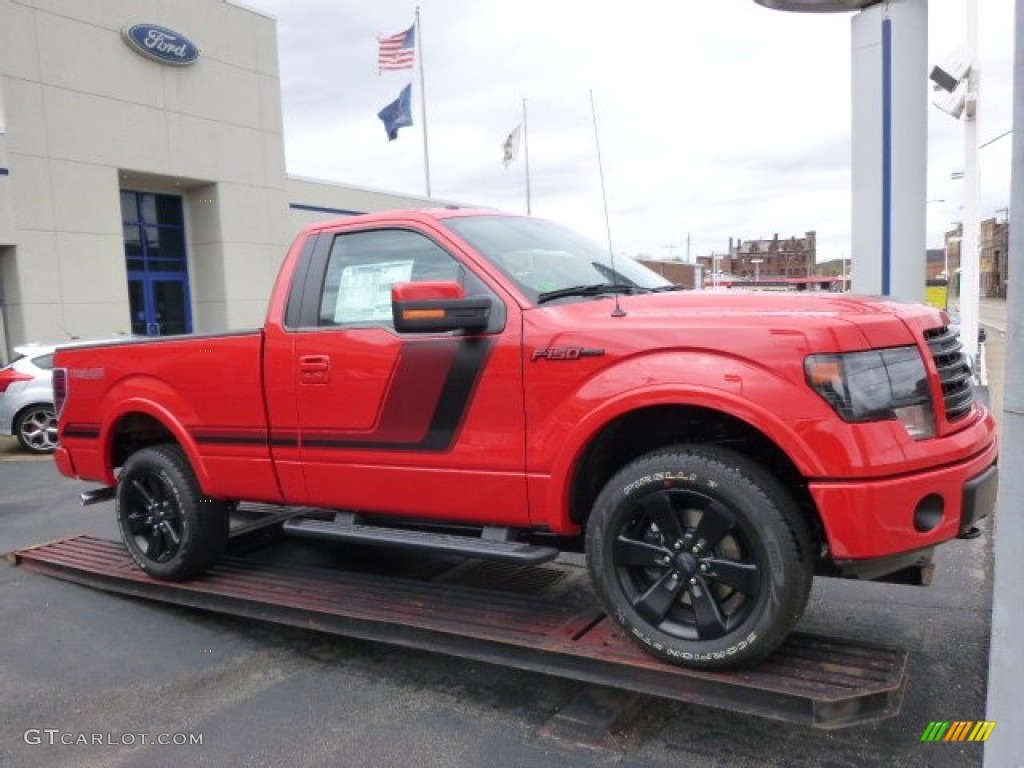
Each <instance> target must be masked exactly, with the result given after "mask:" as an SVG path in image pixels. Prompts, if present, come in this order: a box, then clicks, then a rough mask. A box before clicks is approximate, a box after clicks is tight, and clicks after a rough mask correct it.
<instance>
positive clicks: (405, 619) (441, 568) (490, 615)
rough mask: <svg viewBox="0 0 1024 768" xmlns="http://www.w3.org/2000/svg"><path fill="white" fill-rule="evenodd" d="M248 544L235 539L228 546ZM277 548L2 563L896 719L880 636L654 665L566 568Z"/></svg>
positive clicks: (94, 543)
mask: <svg viewBox="0 0 1024 768" xmlns="http://www.w3.org/2000/svg"><path fill="white" fill-rule="evenodd" d="M245 549H246V547H244V546H236V547H234V551H235V552H236V553H237V552H239V551H242V552H244V551H245ZM274 549H276V547H271V548H267V549H265V550H262V552H261V551H257V553H256V555H253V554H252V547H251V546H250V547H249V550H250V553H249V554H242V555H239V554H229V555H228V556H226V557H225V558H224V559H223V560H222V561H221V562H220V563H219V564H218V565H217V566H215V567H214V568H212V569H211V570H210V571H209V572H208V573H207V574H206V575H204V576H203V577H202V578H201V579H197V580H195V581H190V582H182V583H171V582H163V581H157V580H155V579H152V578H150V577H149V576H147V575H146V574H145V573H143V572H142V571H141V570H139V569H138V568H137V567H136V566H135V564H134V563H133V562H132V560H131V558H130V557H129V555H128V553H127V551H126V550H125V549H124V547H123V545H122V544H121V543H120V542H116V541H110V540H106V539H99V538H94V537H90V536H77V537H73V538H68V539H64V540H60V541H56V542H52V543H48V544H43V545H40V546H37V547H33V548H30V549H26V550H21V551H18V552H13V553H11V554H9V555H8V559H9V560H11V561H12V562H14V563H16V564H17V565H20V566H22V567H24V568H26V569H28V570H31V571H35V572H38V573H42V574H46V575H48V576H52V577H55V578H58V579H64V580H67V581H71V582H75V583H78V584H84V585H86V586H90V587H95V588H98V589H102V590H106V591H110V592H116V593H120V594H125V595H132V596H134V597H138V598H142V599H144V600H150V601H158V602H165V603H172V604H175V605H183V606H189V607H193V608H199V609H202V610H206V611H213V612H217V613H223V614H231V615H235V616H242V617H247V618H252V619H258V620H260V621H267V622H275V623H279V624H287V625H291V626H296V627H303V628H306V629H311V630H315V631H320V632H327V633H331V634H337V635H346V636H351V637H357V638H362V639H366V640H372V641H378V642H385V643H391V644H395V645H399V646H406V647H412V648H418V649H422V650H428V651H434V652H439V653H446V654H452V655H455V656H459V657H463V658H467V659H474V660H477V661H484V662H489V663H493V664H499V665H503V666H508V667H514V668H519V669H526V670H532V671H536V672H541V673H544V674H550V675H556V676H560V677H565V678H571V679H576V680H581V681H585V682H588V683H596V684H599V685H604V686H609V687H612V688H617V689H622V690H626V691H632V692H636V693H641V694H647V695H651V696H658V697H664V698H668V699H674V700H677V701H683V702H688V703H692V704H700V705H705V706H710V707H717V708H721V709H727V710H731V711H734V712H743V713H747V714H750V715H755V716H760V717H767V718H771V719H775V720H782V721H787V722H792V723H798V724H802V725H807V726H813V727H817V728H840V727H845V726H850V725H855V724H858V723H863V722H867V721H870V720H874V719H878V718H882V717H888V716H892V715H895V714H896V713H897V712H898V710H899V707H900V703H901V700H902V694H903V687H904V685H905V679H906V662H907V652H906V651H905V650H903V649H899V648H892V647H889V646H883V645H875V644H869V643H864V642H857V641H851V640H843V639H836V638H829V637H823V636H818V635H810V634H801V633H795V634H793V635H792V636H791V638H790V639H789V640H787V642H786V643H785V644H784V645H783V646H782V647H781V648H780V649H779V650H778V651H777V652H776V653H774V654H773V655H772V656H770V657H769V658H768V659H766V660H765V661H763V662H761V663H760V664H758V665H757V666H754V667H752V668H749V669H744V670H739V671H729V672H705V671H696V670H691V669H686V668H683V667H676V666H672V665H669V664H666V663H663V662H661V661H658V660H656V659H654V658H652V657H650V656H648V655H647V654H645V653H644V652H643V651H641V650H640V649H639V648H637V647H636V646H634V644H633V643H632V642H630V641H629V640H628V638H626V637H624V636H623V635H622V634H621V633H620V632H619V631H618V628H617V627H616V625H615V624H614V622H612V621H611V620H610V619H608V618H607V617H606V616H604V614H603V613H602V612H601V611H600V610H599V608H598V605H597V602H596V600H595V599H594V598H593V596H592V595H591V594H590V593H589V587H588V586H587V581H586V572H585V569H584V568H581V567H578V566H574V565H571V564H568V565H563V564H561V563H556V564H552V565H546V566H533V567H530V566H510V565H508V564H504V563H484V562H480V561H461V562H459V561H456V562H455V563H454V564H453V563H452V562H451V561H448V562H442V563H440V564H437V565H435V566H433V567H424V566H423V564H422V559H420V560H418V563H419V564H418V565H417V566H416V567H414V568H412V569H410V570H409V571H408V572H407V573H405V574H402V575H394V574H393V573H390V572H389V573H380V572H376V573H375V572H373V570H372V568H371V570H369V571H367V570H365V569H363V570H359V569H358V566H355V567H354V568H353V569H349V568H348V567H346V568H345V569H339V568H337V567H331V568H328V567H311V566H309V565H306V564H296V563H295V562H278V561H276V560H275V559H273V558H271V559H269V560H268V559H266V558H263V559H261V558H260V557H259V555H260V554H266V553H267V552H270V551H272V550H274ZM313 554H314V555H315V554H316V552H313ZM374 555H375V556H374V557H373V558H372V560H373V561H376V562H379V561H380V559H381V558H379V557H377V556H376V553H374ZM293 559H294V558H293ZM309 561H312V562H316V561H317V558H316V557H312V558H310V559H309ZM303 562H307V561H303Z"/></svg>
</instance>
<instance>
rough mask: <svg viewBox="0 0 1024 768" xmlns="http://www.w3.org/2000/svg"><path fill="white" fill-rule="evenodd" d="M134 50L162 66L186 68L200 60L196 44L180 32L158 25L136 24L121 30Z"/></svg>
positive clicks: (122, 35) (125, 39)
mask: <svg viewBox="0 0 1024 768" xmlns="http://www.w3.org/2000/svg"><path fill="white" fill-rule="evenodd" d="M121 37H122V38H124V41H125V43H127V44H128V45H129V46H130V47H131V48H132V49H134V50H135V51H136V52H137V53H141V54H142V55H143V56H145V57H147V58H150V59H153V60H154V61H159V62H160V63H161V64H174V65H176V66H179V67H181V66H184V65H186V64H191V63H192V62H194V61H195V60H196V59H198V58H199V49H198V48H197V47H196V44H195V43H193V42H192V41H191V40H189V39H188V38H187V37H185V36H184V35H183V34H181V33H180V32H175V31H174V30H173V29H168V28H167V27H161V26H159V25H157V24H135V25H133V26H130V27H125V28H124V29H122V30H121Z"/></svg>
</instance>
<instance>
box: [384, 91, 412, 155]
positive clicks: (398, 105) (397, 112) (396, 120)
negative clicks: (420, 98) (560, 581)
mask: <svg viewBox="0 0 1024 768" xmlns="http://www.w3.org/2000/svg"><path fill="white" fill-rule="evenodd" d="M411 100H412V83H409V84H408V85H407V86H405V88H403V89H402V92H401V93H400V94H399V95H398V98H397V99H395V100H394V101H392V102H391V103H390V104H388V105H387V106H386V107H384V109H382V110H381V111H380V112H378V113H377V117H379V118H380V119H381V121H382V122H383V123H384V130H386V131H387V132H388V141H394V140H395V139H397V138H398V129H399V128H405V126H407V125H412V109H410V107H409V102H410V101H411Z"/></svg>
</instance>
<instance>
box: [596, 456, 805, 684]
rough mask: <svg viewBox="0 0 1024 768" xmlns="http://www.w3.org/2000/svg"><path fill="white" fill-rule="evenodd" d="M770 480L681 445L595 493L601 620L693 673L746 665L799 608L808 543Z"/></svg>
mask: <svg viewBox="0 0 1024 768" xmlns="http://www.w3.org/2000/svg"><path fill="white" fill-rule="evenodd" d="M810 541H811V540H810V536H809V534H808V532H807V529H806V525H805V524H804V521H803V519H802V517H801V516H800V514H799V512H798V511H797V509H796V505H795V504H794V502H793V501H792V499H791V498H790V497H789V496H788V494H787V493H786V492H785V490H784V489H783V488H782V487H781V485H780V484H779V483H778V481H776V480H775V478H774V477H772V476H771V475H770V474H768V473H767V472H765V471H764V470H763V469H762V468H761V467H759V466H758V465H757V464H755V463H754V462H753V461H751V460H750V459H747V458H746V457H744V456H742V455H740V454H738V453H735V452H733V451H730V450H727V449H724V448H719V447H714V446H698V445H679V446H674V447H672V448H669V449H665V450H659V451H655V452H653V453H650V454H647V455H645V456H641V457H639V458H638V459H635V460H634V461H633V462H631V463H630V464H628V465H627V466H626V467H624V468H623V469H622V470H620V471H619V472H618V473H617V474H616V475H615V476H614V477H612V479H611V480H610V481H609V482H608V484H607V485H606V486H605V488H604V490H603V491H602V492H601V494H600V495H599V496H598V499H597V502H596V503H595V505H594V510H593V512H592V515H591V518H590V520H589V522H588V526H587V534H586V546H587V556H588V564H589V568H590V572H591V578H592V581H593V583H594V586H595V589H596V590H597V592H598V595H599V597H600V599H601V601H602V603H603V604H604V606H605V609H606V610H607V611H608V613H609V615H611V616H613V617H614V618H615V620H616V621H617V622H618V623H619V624H620V625H622V627H623V628H624V629H625V631H626V634H627V635H628V636H629V637H630V638H632V640H633V641H634V642H636V643H637V644H638V645H640V646H642V647H643V648H644V649H645V650H647V651H648V652H650V653H652V654H654V655H657V656H661V657H662V658H665V659H667V660H670V661H676V662H684V663H686V664H688V665H690V666H697V667H707V668H714V667H725V666H735V665H737V664H742V663H749V662H753V661H755V660H757V659H760V658H763V657H764V656H766V655H768V654H769V653H771V651H773V650H774V649H775V648H776V647H777V646H778V645H779V644H780V643H781V642H782V641H783V639H785V637H786V636H787V635H788V634H789V632H790V631H791V630H792V628H793V627H794V626H795V624H796V622H797V621H798V620H799V618H800V616H801V615H802V613H803V610H804V607H805V606H806V603H807V598H808V596H809V593H810V586H811V578H812V547H811V544H810Z"/></svg>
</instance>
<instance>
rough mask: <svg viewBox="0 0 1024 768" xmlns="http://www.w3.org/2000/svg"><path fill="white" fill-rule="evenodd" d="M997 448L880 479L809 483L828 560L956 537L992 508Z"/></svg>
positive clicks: (905, 549)
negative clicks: (933, 466) (937, 465)
mask: <svg viewBox="0 0 1024 768" xmlns="http://www.w3.org/2000/svg"><path fill="white" fill-rule="evenodd" d="M997 456H998V447H997V444H996V441H995V440H992V442H991V443H989V445H988V446H986V447H985V448H984V449H983V450H982V451H981V452H980V453H978V454H976V455H974V456H972V457H970V458H969V459H965V460H963V461H960V462H957V463H955V464H950V465H946V466H943V467H940V468H937V469H932V470H926V471H923V472H915V473H913V474H909V475H902V476H899V477H893V478H886V479H881V480H852V481H845V482H812V483H811V484H810V492H811V496H812V497H813V498H814V501H815V503H816V504H817V505H818V510H819V513H820V515H821V519H822V523H823V524H824V526H825V533H826V535H827V537H828V543H829V549H830V553H831V556H832V558H833V559H834V560H861V559H869V558H885V557H889V556H891V555H896V554H899V553H902V552H911V551H913V550H920V549H924V548H926V547H932V546H935V545H936V544H940V543H942V542H944V541H949V540H950V539H953V538H956V537H957V536H958V535H960V534H961V533H964V532H965V531H968V530H970V528H971V527H972V526H973V524H974V523H975V522H976V521H977V520H980V519H981V518H983V517H986V516H987V515H988V514H990V513H991V512H992V510H993V508H994V507H995V500H996V489H997V485H998V470H997V468H996V458H997Z"/></svg>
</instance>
